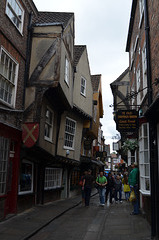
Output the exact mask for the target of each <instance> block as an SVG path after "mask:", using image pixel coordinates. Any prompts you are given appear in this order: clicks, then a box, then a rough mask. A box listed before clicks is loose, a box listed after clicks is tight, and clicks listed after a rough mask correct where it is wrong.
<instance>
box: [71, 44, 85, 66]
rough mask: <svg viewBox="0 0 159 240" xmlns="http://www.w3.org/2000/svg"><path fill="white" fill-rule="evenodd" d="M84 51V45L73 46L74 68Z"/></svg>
mask: <svg viewBox="0 0 159 240" xmlns="http://www.w3.org/2000/svg"><path fill="white" fill-rule="evenodd" d="M85 49H86V45H75V46H74V66H75V67H76V66H77V64H78V62H79V60H80V58H81V56H82V53H83V52H84V50H85Z"/></svg>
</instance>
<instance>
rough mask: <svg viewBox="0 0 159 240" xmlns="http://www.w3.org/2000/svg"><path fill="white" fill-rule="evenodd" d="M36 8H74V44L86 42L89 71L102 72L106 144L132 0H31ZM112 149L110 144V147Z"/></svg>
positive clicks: (125, 57) (112, 132) (111, 128)
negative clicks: (113, 86) (111, 106)
mask: <svg viewBox="0 0 159 240" xmlns="http://www.w3.org/2000/svg"><path fill="white" fill-rule="evenodd" d="M33 1H34V3H35V5H36V7H37V9H38V10H39V11H51V12H74V13H75V44H78V45H87V51H88V57H89V64H90V69H91V74H102V93H103V106H104V117H103V119H102V120H101V122H102V124H103V127H102V129H103V132H104V136H105V139H106V144H110V145H111V146H112V142H113V141H116V140H112V137H113V136H115V135H116V134H117V133H118V132H117V131H116V125H115V122H114V121H113V114H112V112H113V108H110V107H109V105H111V104H112V103H113V97H112V92H111V89H110V83H111V82H113V81H114V80H116V79H117V78H118V77H119V76H120V75H121V74H122V73H123V72H124V71H125V69H126V68H127V67H128V65H129V63H128V53H126V52H125V48H126V41H127V34H128V26H129V19H130V10H131V4H132V0H33ZM111 149H112V148H111Z"/></svg>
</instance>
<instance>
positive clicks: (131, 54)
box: [130, 43, 134, 70]
mask: <svg viewBox="0 0 159 240" xmlns="http://www.w3.org/2000/svg"><path fill="white" fill-rule="evenodd" d="M133 62H134V46H133V43H132V44H131V49H130V70H131V69H132V65H133Z"/></svg>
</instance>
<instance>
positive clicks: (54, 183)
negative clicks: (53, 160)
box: [44, 168, 62, 190]
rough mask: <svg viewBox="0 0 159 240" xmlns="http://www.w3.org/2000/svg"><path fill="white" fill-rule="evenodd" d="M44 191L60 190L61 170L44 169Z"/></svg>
mask: <svg viewBox="0 0 159 240" xmlns="http://www.w3.org/2000/svg"><path fill="white" fill-rule="evenodd" d="M44 184H45V185H44V189H45V190H50V189H55V188H60V187H61V185H62V168H45V183H44Z"/></svg>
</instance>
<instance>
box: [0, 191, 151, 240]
mask: <svg viewBox="0 0 159 240" xmlns="http://www.w3.org/2000/svg"><path fill="white" fill-rule="evenodd" d="M92 195H94V197H92V202H93V198H94V202H97V200H98V195H96V194H95V192H93V194H92ZM76 206H78V208H79V207H80V206H81V196H76V197H74V198H70V199H66V200H60V201H56V202H52V203H50V204H47V205H43V206H38V207H34V208H32V209H30V210H28V211H26V212H24V213H22V214H18V215H17V216H15V217H12V218H10V219H8V220H6V221H4V222H0V236H1V237H0V238H1V239H2V240H26V239H30V237H31V236H32V235H34V233H36V232H38V231H39V229H42V228H43V227H44V226H48V225H49V223H51V222H52V221H54V220H55V219H57V218H59V217H60V216H62V215H63V214H65V213H66V212H68V211H69V210H70V209H73V208H75V207H76ZM81 208H84V207H82V206H81ZM96 208H97V206H96ZM100 208H101V207H100ZM89 211H93V205H92V206H91V205H90V207H89ZM131 211H132V205H131V204H130V203H129V202H126V201H123V203H118V204H115V203H113V204H111V205H109V204H107V205H106V206H105V207H104V208H103V213H104V215H103V216H104V218H103V219H104V220H102V221H100V216H98V217H97V218H95V219H94V220H93V222H92V224H91V225H90V226H89V228H88V233H87V236H85V238H84V239H81V240H88V239H91V240H93V239H95V240H103V239H107V240H110V239H111V240H125V239H128V240H150V239H151V228H150V225H149V224H148V222H147V220H146V219H145V218H144V216H143V215H142V214H140V215H136V216H134V215H133V216H132V215H130V212H131ZM98 218H99V219H98ZM98 220H99V222H100V224H101V227H100V231H99V232H98V233H97V232H96V234H95V232H94V234H92V233H93V232H92V231H95V228H94V227H93V226H97V224H98ZM101 222H102V223H101ZM89 235H90V237H89ZM92 237H93V239H92ZM48 240H49V239H48ZM55 240H56V239H55Z"/></svg>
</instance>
